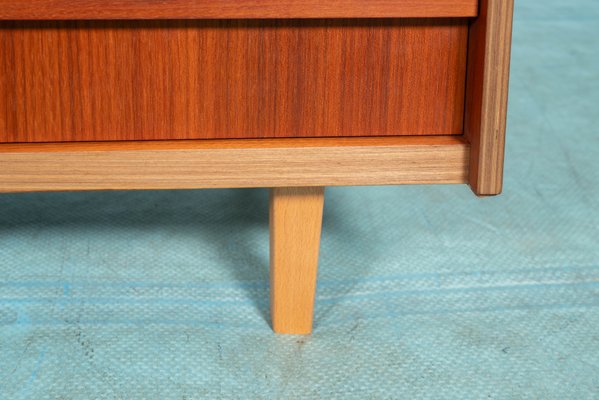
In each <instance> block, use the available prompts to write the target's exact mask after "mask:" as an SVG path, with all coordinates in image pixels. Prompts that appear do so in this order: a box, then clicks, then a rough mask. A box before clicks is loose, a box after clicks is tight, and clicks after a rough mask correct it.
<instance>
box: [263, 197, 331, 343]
mask: <svg viewBox="0 0 599 400" xmlns="http://www.w3.org/2000/svg"><path fill="white" fill-rule="evenodd" d="M323 205H324V188H322V187H295V188H274V189H271V192H270V309H271V312H270V315H271V319H272V328H273V330H274V331H275V332H276V333H286V334H295V335H305V334H309V333H311V332H312V316H313V314H314V294H315V291H316V275H317V271H318V252H319V248H320V234H321V227H322V210H323Z"/></svg>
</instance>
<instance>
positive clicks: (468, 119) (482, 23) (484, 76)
mask: <svg viewBox="0 0 599 400" xmlns="http://www.w3.org/2000/svg"><path fill="white" fill-rule="evenodd" d="M513 12H514V0H481V7H480V16H479V17H478V18H476V19H475V20H474V21H473V22H472V26H471V28H470V33H469V35H470V38H469V47H468V73H467V82H468V83H467V88H466V114H465V121H464V134H465V136H466V138H467V139H468V141H469V142H470V143H471V147H472V155H471V158H470V162H471V165H470V186H471V187H472V190H473V191H474V192H475V193H476V194H478V195H481V196H486V195H496V194H499V193H501V190H502V186H503V163H504V148H505V130H506V117H507V102H508V83H509V73H510V54H511V44H512V16H513Z"/></svg>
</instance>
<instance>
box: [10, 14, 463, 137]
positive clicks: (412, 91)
mask: <svg viewBox="0 0 599 400" xmlns="http://www.w3.org/2000/svg"><path fill="white" fill-rule="evenodd" d="M467 24H468V23H467V20H465V19H416V20H414V19H410V20H403V19H385V20H261V21H253V20H233V21H89V22H81V21H75V22H64V21H62V22H5V23H2V24H0V26H1V28H0V142H53V141H101V140H164V139H169V140H170V139H200V138H258V137H260V138H267V137H322V136H369V135H433V134H439V135H447V134H461V133H462V132H463V110H464V88H465V77H466V53H467V39H468V26H467Z"/></svg>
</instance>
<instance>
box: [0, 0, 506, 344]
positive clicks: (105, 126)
mask: <svg viewBox="0 0 599 400" xmlns="http://www.w3.org/2000/svg"><path fill="white" fill-rule="evenodd" d="M512 8H513V0H480V1H478V0H419V1H412V0H373V1H358V0H338V1H335V2H323V1H316V0H304V1H301V0H278V1H271V0H247V1H243V2H239V1H233V0H216V1H208V0H166V1H161V2H154V1H143V0H135V1H133V0H118V1H117V0H106V1H99V0H82V1H73V0H31V1H27V2H15V1H9V0H0V191H3V192H16V191H45V190H110V189H132V190H133V189H185V188H211V187H270V188H277V189H276V190H275V189H273V191H272V196H271V213H272V218H271V229H272V236H273V240H272V241H271V250H272V254H271V255H272V260H273V261H272V269H273V274H272V279H273V280H272V288H273V298H272V299H273V326H274V327H275V329H276V330H277V331H279V332H287V333H306V332H309V331H310V329H311V315H312V312H311V310H312V304H313V292H314V290H313V289H314V279H315V276H316V274H315V271H316V260H317V255H318V237H319V235H320V218H321V213H322V196H323V191H322V188H323V187H325V186H332V185H381V184H418V183H420V184H422V183H427V184H436V183H469V184H470V185H471V187H472V189H473V191H474V192H475V193H476V194H478V195H494V194H498V193H499V192H500V191H501V185H502V174H503V147H504V134H505V118H506V107H507V86H508V75H509V73H508V72H509V55H510V42H511V21H512ZM298 226H300V228H298ZM301 226H305V227H306V229H303V228H301ZM295 243H301V246H297V245H296V244H295ZM298 260H299V261H298ZM302 271H303V272H302ZM275 310H276V311H275Z"/></svg>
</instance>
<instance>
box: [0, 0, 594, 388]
mask: <svg viewBox="0 0 599 400" xmlns="http://www.w3.org/2000/svg"><path fill="white" fill-rule="evenodd" d="M516 3H517V7H516V16H515V32H514V48H513V63H512V80H511V97H510V107H509V123H508V143H507V164H506V179H505V190H504V194H503V195H501V196H499V197H495V198H486V199H478V198H476V197H474V196H473V195H472V194H471V192H470V190H469V189H468V188H467V187H466V186H428V187H427V186H403V187H372V188H332V189H329V190H328V192H327V197H326V208H325V217H324V230H323V239H322V248H321V257H320V271H319V281H318V289H317V302H316V316H315V331H314V334H313V335H312V336H309V337H308V336H306V337H299V336H276V335H274V334H273V333H272V332H271V329H270V326H269V315H268V313H269V311H268V270H267V265H268V224H267V219H268V216H267V192H266V191H265V190H218V191H211V190H203V191H164V192H95V193H71V194H65V193H52V194H16V195H0V398H1V399H29V398H31V399H92V398H98V399H100V398H101V399H161V398H165V399H166V398H169V399H221V398H222V399H237V398H239V399H249V398H255V399H271V398H281V399H290V398H297V399H320V398H322V399H333V398H342V399H413V398H432V399H438V398H444V399H449V398H454V399H473V398H485V399H486V398H493V399H566V398H568V399H599V163H598V159H599V67H598V65H599V2H597V1H595V0H579V1H571V2H565V1H563V0H546V1H543V2H541V1H537V0H517V1H516Z"/></svg>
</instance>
